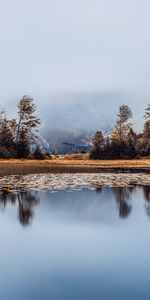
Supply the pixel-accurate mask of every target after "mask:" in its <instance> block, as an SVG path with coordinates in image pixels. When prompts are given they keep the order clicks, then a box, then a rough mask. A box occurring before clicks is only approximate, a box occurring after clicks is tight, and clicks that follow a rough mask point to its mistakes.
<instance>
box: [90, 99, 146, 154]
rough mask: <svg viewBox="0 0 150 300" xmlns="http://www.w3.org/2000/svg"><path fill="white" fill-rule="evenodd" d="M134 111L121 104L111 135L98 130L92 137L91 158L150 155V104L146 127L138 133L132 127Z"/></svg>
mask: <svg viewBox="0 0 150 300" xmlns="http://www.w3.org/2000/svg"><path fill="white" fill-rule="evenodd" d="M132 116H133V113H132V111H131V109H130V108H129V106H127V105H121V106H120V107H119V111H118V114H117V120H116V124H115V126H114V128H113V130H112V132H111V133H110V135H109V136H107V137H105V136H104V134H103V132H102V131H101V130H100V131H97V132H96V133H95V135H94V137H93V139H92V148H91V151H90V158H91V159H133V158H140V157H142V156H150V104H149V105H148V107H147V108H146V109H145V115H144V119H145V122H144V128H143V131H142V132H141V133H139V134H138V133H136V132H135V131H134V130H133V127H132V122H131V121H132Z"/></svg>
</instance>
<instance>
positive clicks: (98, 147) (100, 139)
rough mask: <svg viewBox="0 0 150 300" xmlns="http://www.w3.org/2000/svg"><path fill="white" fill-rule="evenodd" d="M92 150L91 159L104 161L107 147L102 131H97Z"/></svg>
mask: <svg viewBox="0 0 150 300" xmlns="http://www.w3.org/2000/svg"><path fill="white" fill-rule="evenodd" d="M92 144H93V146H92V149H91V152H90V158H93V159H102V158H103V155H104V153H103V152H104V146H105V139H104V136H103V133H102V131H96V133H95V135H94V137H93V139H92Z"/></svg>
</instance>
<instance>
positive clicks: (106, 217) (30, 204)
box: [0, 186, 150, 226]
mask: <svg viewBox="0 0 150 300" xmlns="http://www.w3.org/2000/svg"><path fill="white" fill-rule="evenodd" d="M141 192H142V198H143V199H144V200H145V211H146V214H147V215H148V216H149V217H150V187H149V186H143V187H140V188H139V187H138V188H137V187H120V188H119V187H117V188H116V187H115V188H99V187H98V188H97V189H96V193H95V192H93V191H89V190H82V191H78V192H76V191H72V192H66V191H59V192H56V193H51V192H50V191H39V192H38V191H31V190H28V191H23V192H18V193H13V192H12V193H10V192H8V191H7V190H6V189H4V190H3V191H1V194H0V208H1V210H2V211H5V210H6V209H7V204H8V203H9V204H11V205H14V206H16V207H17V211H18V220H19V222H20V223H21V224H22V225H23V226H26V225H29V224H30V223H31V221H32V219H33V217H34V212H35V210H36V209H37V208H38V205H39V204H40V207H39V209H42V210H43V211H44V213H45V214H46V215H47V213H48V215H49V216H50V217H51V219H53V218H55V219H56V220H57V221H59V220H60V221H61V220H63V221H64V220H65V221H67V220H74V221H76V220H78V221H81V222H83V221H91V222H99V221H102V222H105V223H106V221H107V223H108V222H110V223H111V220H112V217H115V218H116V216H113V215H112V210H114V211H116V208H117V211H118V215H119V217H120V218H127V217H128V216H129V215H130V214H131V212H132V201H133V199H135V200H136V197H137V196H138V195H140V193H141ZM140 197H141V195H140ZM114 200H115V201H114ZM115 203H116V204H117V205H116V204H115Z"/></svg>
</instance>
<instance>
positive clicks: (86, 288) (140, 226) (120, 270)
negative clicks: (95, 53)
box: [0, 187, 150, 300]
mask: <svg viewBox="0 0 150 300" xmlns="http://www.w3.org/2000/svg"><path fill="white" fill-rule="evenodd" d="M149 278H150V187H137V188H113V189H111V188H103V189H98V190H95V191H94V190H93V191H91V190H81V191H72V192H69V191H58V192H56V193H52V192H50V191H47V190H45V191H44V190H43V191H39V192H34V191H30V190H29V191H27V192H22V193H20V194H13V193H7V192H6V191H4V192H2V193H1V195H0V299H1V300H33V299H36V300H53V299H54V300H63V299H64V300H86V299H87V300H100V299H102V300H108V299H111V300H113V299H115V300H116V299H119V300H120V299H122V300H124V299H132V300H133V299H136V300H138V299H140V300H141V299H143V300H149V299H150V279H149Z"/></svg>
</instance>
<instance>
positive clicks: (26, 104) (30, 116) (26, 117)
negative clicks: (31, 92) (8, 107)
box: [16, 96, 40, 141]
mask: <svg viewBox="0 0 150 300" xmlns="http://www.w3.org/2000/svg"><path fill="white" fill-rule="evenodd" d="M18 109H19V111H18V115H19V120H18V124H17V133H16V141H18V140H19V135H20V132H21V130H22V128H23V129H25V130H26V133H27V135H28V134H29V133H31V130H32V129H33V128H36V127H37V125H39V124H40V119H39V118H38V117H37V116H36V115H35V114H34V113H35V111H36V106H35V104H34V103H33V98H31V97H29V96H23V98H22V99H21V100H20V102H19V104H18Z"/></svg>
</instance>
